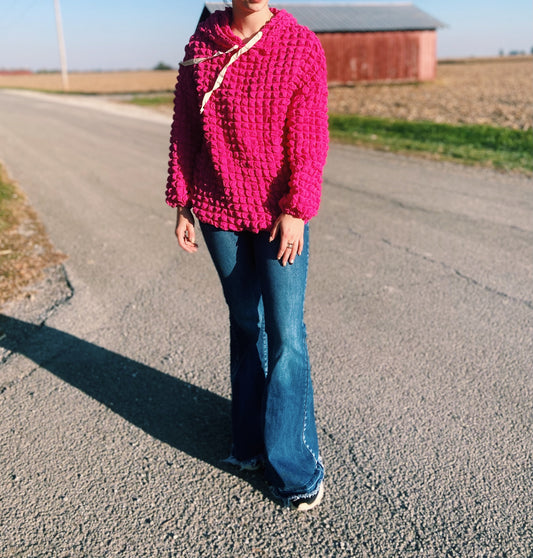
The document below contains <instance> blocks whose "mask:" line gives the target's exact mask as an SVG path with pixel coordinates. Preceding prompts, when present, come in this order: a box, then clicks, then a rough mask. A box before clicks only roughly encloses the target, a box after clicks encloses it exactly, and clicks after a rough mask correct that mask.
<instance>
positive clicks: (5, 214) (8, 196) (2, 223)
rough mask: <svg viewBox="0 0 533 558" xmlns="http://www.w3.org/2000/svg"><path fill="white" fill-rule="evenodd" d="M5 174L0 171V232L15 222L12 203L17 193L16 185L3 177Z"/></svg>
mask: <svg viewBox="0 0 533 558" xmlns="http://www.w3.org/2000/svg"><path fill="white" fill-rule="evenodd" d="M0 170H1V169H0ZM3 174H4V173H3V172H0V232H2V231H4V230H5V229H7V228H9V227H10V226H11V225H12V224H13V216H12V212H11V205H12V204H13V197H14V196H15V195H16V194H15V187H14V186H13V184H10V183H9V182H8V181H6V180H5V179H4V178H3Z"/></svg>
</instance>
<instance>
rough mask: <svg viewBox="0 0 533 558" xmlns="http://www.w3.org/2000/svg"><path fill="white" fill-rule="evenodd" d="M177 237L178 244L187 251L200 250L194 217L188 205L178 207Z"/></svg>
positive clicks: (191, 252)
mask: <svg viewBox="0 0 533 558" xmlns="http://www.w3.org/2000/svg"><path fill="white" fill-rule="evenodd" d="M176 238H177V239H178V244H179V245H180V247H181V248H183V249H184V250H185V252H189V253H190V254H193V253H194V252H196V251H197V250H198V244H196V236H195V232H194V217H193V215H192V211H191V210H190V209H189V208H188V207H178V215H177V219H176Z"/></svg>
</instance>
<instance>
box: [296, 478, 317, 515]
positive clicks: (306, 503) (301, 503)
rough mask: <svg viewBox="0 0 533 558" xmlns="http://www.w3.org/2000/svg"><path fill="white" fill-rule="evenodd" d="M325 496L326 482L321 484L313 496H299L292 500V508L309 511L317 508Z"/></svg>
mask: <svg viewBox="0 0 533 558" xmlns="http://www.w3.org/2000/svg"><path fill="white" fill-rule="evenodd" d="M323 497H324V483H321V484H320V488H319V489H318V492H317V493H316V494H314V495H313V496H309V497H308V498H297V499H296V500H290V502H289V504H290V507H291V509H293V510H296V511H309V510H312V509H313V508H316V507H317V506H318V504H320V502H322V498H323Z"/></svg>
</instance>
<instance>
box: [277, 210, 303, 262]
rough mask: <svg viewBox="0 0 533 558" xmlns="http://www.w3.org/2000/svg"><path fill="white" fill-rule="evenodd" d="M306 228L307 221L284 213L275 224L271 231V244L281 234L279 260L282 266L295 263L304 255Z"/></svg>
mask: <svg viewBox="0 0 533 558" xmlns="http://www.w3.org/2000/svg"><path fill="white" fill-rule="evenodd" d="M304 227H305V221H304V220H303V219H299V218H298V217H293V216H292V215H287V214H286V213H282V214H281V215H280V216H279V217H278V218H277V219H276V222H275V223H274V226H273V227H272V230H271V231H270V242H272V241H273V240H274V239H275V238H276V236H278V234H279V250H278V255H277V258H278V260H281V265H283V266H285V265H287V262H289V263H290V264H292V263H294V260H295V259H296V256H300V255H301V254H302V250H303V247H304Z"/></svg>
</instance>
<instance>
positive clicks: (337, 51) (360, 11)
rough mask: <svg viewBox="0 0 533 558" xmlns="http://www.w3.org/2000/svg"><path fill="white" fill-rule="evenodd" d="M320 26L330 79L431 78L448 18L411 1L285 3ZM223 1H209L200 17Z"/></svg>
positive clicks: (317, 30)
mask: <svg viewBox="0 0 533 558" xmlns="http://www.w3.org/2000/svg"><path fill="white" fill-rule="evenodd" d="M270 5H271V6H273V7H276V8H280V9H281V8H282V9H284V10H287V11H288V12H290V13H291V14H293V15H294V17H295V18H296V19H297V20H298V22H299V23H301V24H302V25H305V26H306V27H309V29H311V30H312V31H314V32H315V33H316V34H317V35H318V38H319V39H320V42H321V43H322V46H323V47H324V51H325V53H326V58H327V63H328V81H329V83H330V84H342V83H354V82H356V81H427V80H432V79H435V74H436V69H437V28H439V27H443V24H442V23H441V22H440V21H438V20H436V19H435V18H433V17H431V16H430V15H428V14H427V13H425V12H423V11H422V10H420V9H419V8H417V7H416V6H414V5H413V4H410V3H405V2H400V3H379V4H378V3H354V2H352V3H346V2H343V3H334V2H331V3H325V2H323V3H316V4H314V3H308V4H305V3H301V4H291V3H286V4H285V3H280V2H271V3H270ZM224 8H225V4H224V3H222V2H207V3H206V4H205V7H204V10H203V12H202V16H201V18H200V21H202V20H204V19H205V18H206V17H208V15H209V14H210V13H212V12H214V11H215V10H223V9H224Z"/></svg>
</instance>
